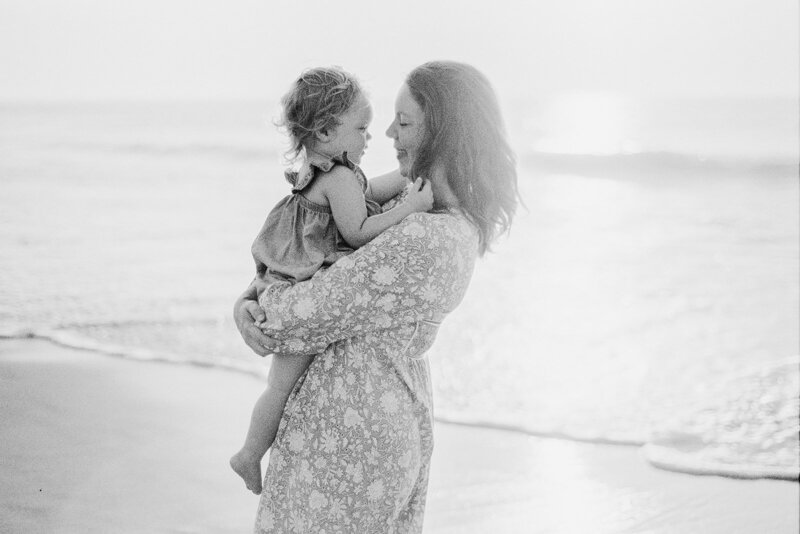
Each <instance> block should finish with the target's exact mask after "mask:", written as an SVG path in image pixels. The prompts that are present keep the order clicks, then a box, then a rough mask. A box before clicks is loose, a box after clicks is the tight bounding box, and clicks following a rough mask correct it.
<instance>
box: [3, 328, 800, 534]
mask: <svg viewBox="0 0 800 534" xmlns="http://www.w3.org/2000/svg"><path fill="white" fill-rule="evenodd" d="M261 389H262V385H261V383H260V382H259V381H258V380H256V379H254V378H252V377H249V376H247V375H244V374H239V373H235V372H225V371H221V370H219V369H212V368H200V367H191V366H187V365H172V364H166V363H153V362H140V361H132V360H125V359H120V358H114V357H109V356H104V355H100V354H95V353H90V352H85V351H78V350H73V349H67V348H63V347H59V346H56V345H53V344H51V343H48V342H45V341H39V340H19V339H12V340H0V408H1V409H2V416H3V417H2V419H3V425H2V429H1V430H0V451H2V454H1V455H0V532H9V533H37V532H48V533H50V532H66V533H71V532H75V533H78V532H80V533H86V532H102V533H106V532H123V533H126V532H174V533H227V532H231V533H233V532H237V533H238V532H249V531H250V530H251V528H252V522H253V518H254V515H255V509H256V505H257V499H258V498H257V497H256V496H254V495H252V494H250V493H249V492H247V491H246V490H245V489H244V485H243V483H242V482H241V481H240V480H239V479H238V478H237V477H236V476H235V475H234V474H233V472H232V471H230V469H229V467H228V457H229V456H230V454H231V453H232V452H234V451H235V450H236V449H237V448H238V446H239V442H240V440H241V438H242V436H243V434H244V432H245V429H246V425H247V420H248V417H249V410H250V407H251V406H252V403H253V401H254V400H255V398H256V397H257V396H258V395H259V394H260V392H261ZM435 439H436V447H435V453H434V459H433V466H432V473H431V485H430V489H429V497H428V510H427V515H426V520H425V533H426V534H443V533H453V534H455V533H479V532H480V533H483V532H491V533H492V534H502V533H520V532H530V533H588V532H591V533H640V532H648V533H664V534H666V533H680V534H692V533H698V534H699V533H704V534H706V533H720V534H722V533H726V534H730V533H762V532H770V533H775V534H783V533H786V534H796V533H797V532H798V526H799V523H800V519H799V518H798V516H799V515H800V513H799V512H798V507H797V503H798V498H799V497H800V491H799V489H800V486H799V485H798V484H797V483H796V482H787V481H780V480H735V479H729V478H723V477H716V476H694V475H688V474H681V473H673V472H667V471H662V470H659V469H656V468H654V467H652V466H651V465H649V464H648V463H647V462H646V461H645V460H644V459H643V458H642V457H641V455H640V452H639V449H638V448H636V447H620V446H611V445H600V444H590V443H576V442H570V441H563V440H556V439H544V438H536V437H529V436H525V435H521V434H517V433H512V432H501V431H494V430H485V429H477V428H469V427H461V426H456V425H448V424H437V426H436V435H435Z"/></svg>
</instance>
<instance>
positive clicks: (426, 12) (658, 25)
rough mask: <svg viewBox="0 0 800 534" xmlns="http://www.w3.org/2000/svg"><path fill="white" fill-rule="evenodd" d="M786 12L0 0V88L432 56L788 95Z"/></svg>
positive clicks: (278, 72)
mask: <svg viewBox="0 0 800 534" xmlns="http://www.w3.org/2000/svg"><path fill="white" fill-rule="evenodd" d="M798 16H799V15H798V2H797V1H796V0H713V1H712V0H662V1H656V0H548V1H531V0H528V1H519V2H512V1H508V0H481V1H474V2H471V1H462V2H458V1H452V2H444V1H426V0H413V1H405V2H391V3H389V2H382V1H380V0H357V1H346V0H338V1H337V0H332V1H326V0H300V1H291V0H270V1H261V2H256V1H247V0H219V1H217V0H136V1H129V0H126V1H122V0H119V1H114V0H71V1H62V0H0V99H19V98H25V99H27V98H33V99H39V98H45V99H72V98H80V99H90V98H187V97H188V98H201V99H202V98H231V97H233V98H238V97H256V98H265V97H275V96H278V94H279V93H281V92H282V91H283V89H284V88H285V87H286V86H287V85H288V83H289V81H290V80H291V79H292V78H293V77H294V76H295V75H297V74H298V72H299V71H300V70H302V68H304V67H308V66H313V65H320V64H338V65H341V66H343V67H345V68H347V69H348V70H351V71H353V72H355V73H356V74H358V75H359V76H360V77H361V78H362V79H364V81H365V82H366V85H367V86H368V87H370V88H371V90H372V91H373V92H374V93H375V92H380V93H381V94H382V95H383V93H385V92H391V93H392V94H393V93H394V91H395V90H396V88H397V86H398V85H399V83H400V81H401V80H402V77H403V75H404V74H405V73H406V72H407V71H408V70H410V69H411V68H412V67H414V66H415V65H417V64H419V63H421V62H424V61H426V60H429V59H437V58H451V59H459V60H463V61H468V62H471V63H473V64H475V65H476V66H477V67H479V68H480V69H481V70H483V71H484V72H486V74H487V75H489V77H490V79H491V80H492V81H493V82H494V84H495V86H496V87H497V88H498V89H499V90H500V92H501V93H504V94H507V95H513V96H517V95H520V94H534V93H536V94H547V93H559V92H621V93H630V94H643V95H713V96H719V95H774V94H778V95H793V94H797V92H798V78H800V73H799V72H798ZM376 96H377V95H376Z"/></svg>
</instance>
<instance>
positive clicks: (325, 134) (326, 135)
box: [314, 130, 331, 143]
mask: <svg viewBox="0 0 800 534" xmlns="http://www.w3.org/2000/svg"><path fill="white" fill-rule="evenodd" d="M314 136H315V137H316V138H317V141H319V142H321V143H327V142H328V141H330V140H331V134H330V131H329V130H322V131H321V132H316V133H314Z"/></svg>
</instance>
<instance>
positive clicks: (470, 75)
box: [406, 61, 521, 254]
mask: <svg viewBox="0 0 800 534" xmlns="http://www.w3.org/2000/svg"><path fill="white" fill-rule="evenodd" d="M406 85H407V86H408V88H409V90H410V92H411V96H412V98H413V99H414V100H415V101H416V102H417V104H419V106H420V107H421V108H422V111H423V113H424V115H425V119H424V130H425V133H424V134H423V138H422V141H421V143H420V151H419V153H418V154H417V157H416V159H415V161H414V163H413V167H412V169H411V176H431V174H432V170H433V169H434V168H440V169H442V170H443V171H444V174H445V177H446V180H447V184H448V185H449V186H450V188H451V189H452V191H453V193H455V195H456V197H457V198H458V200H459V205H460V208H461V210H462V211H463V212H464V214H465V215H466V216H467V218H468V219H469V220H470V221H472V223H473V224H475V226H476V227H477V229H478V234H479V237H480V253H481V254H483V253H484V252H486V251H487V250H489V248H490V245H491V243H492V242H493V241H494V240H495V239H496V238H497V237H498V236H499V235H501V234H503V233H504V232H506V231H507V230H508V229H509V227H510V226H511V222H512V220H513V219H514V214H515V212H516V208H517V204H518V203H519V202H520V201H521V199H520V195H519V190H518V188H517V170H516V157H515V155H514V152H513V151H512V149H511V147H510V146H509V144H508V141H507V139H506V132H505V126H504V125H503V118H502V115H501V113H500V106H499V104H498V102H497V97H496V96H495V92H494V90H493V89H492V86H491V85H490V83H489V81H488V80H487V79H486V77H485V76H484V75H483V74H482V73H481V72H480V71H478V70H477V69H476V68H474V67H472V66H471V65H467V64H465V63H458V62H455V61H432V62H429V63H425V64H423V65H420V66H419V67H417V68H416V69H414V70H413V71H411V73H410V74H409V75H408V77H407V78H406Z"/></svg>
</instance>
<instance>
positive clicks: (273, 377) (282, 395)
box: [230, 356, 314, 494]
mask: <svg viewBox="0 0 800 534" xmlns="http://www.w3.org/2000/svg"><path fill="white" fill-rule="evenodd" d="M313 359H314V357H313V356H302V357H297V356H292V357H288V356H287V357H285V358H284V357H280V356H274V357H273V358H272V365H271V366H270V369H269V377H268V379H267V388H266V389H265V390H264V393H262V394H261V396H260V397H259V398H258V400H257V401H256V404H255V406H254V407H253V414H252V415H251V417H250V428H249V429H248V430H247V437H246V438H245V442H244V446H243V447H242V449H241V450H240V451H239V452H237V453H236V454H235V455H234V456H233V457H232V458H231V462H230V463H231V467H232V468H233V470H234V471H236V473H238V474H239V476H241V477H242V478H243V479H244V482H245V485H246V486H247V489H249V490H251V491H252V492H253V493H256V494H259V493H261V489H262V488H261V459H262V458H263V457H264V455H265V454H266V453H267V450H268V449H269V448H270V447H271V446H272V442H273V441H275V435H276V434H277V433H278V425H279V424H280V421H281V416H282V415H283V408H284V407H285V406H286V400H287V399H288V398H289V394H290V393H291V392H292V389H293V388H294V385H295V383H296V382H297V380H298V379H299V378H300V376H302V374H303V373H304V372H305V370H306V369H308V366H309V365H311V361H312V360H313Z"/></svg>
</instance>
